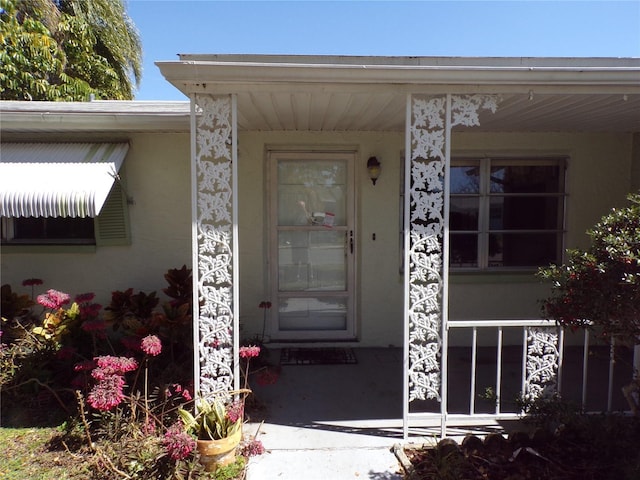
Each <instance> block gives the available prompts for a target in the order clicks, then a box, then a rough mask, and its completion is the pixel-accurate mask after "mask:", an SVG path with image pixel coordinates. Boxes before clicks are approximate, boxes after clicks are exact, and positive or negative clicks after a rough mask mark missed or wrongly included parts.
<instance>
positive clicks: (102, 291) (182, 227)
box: [2, 133, 191, 305]
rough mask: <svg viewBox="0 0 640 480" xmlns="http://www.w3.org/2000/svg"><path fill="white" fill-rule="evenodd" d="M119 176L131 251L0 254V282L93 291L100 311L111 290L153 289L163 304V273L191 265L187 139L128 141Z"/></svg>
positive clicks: (151, 136) (138, 137) (149, 136)
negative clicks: (33, 281)
mask: <svg viewBox="0 0 640 480" xmlns="http://www.w3.org/2000/svg"><path fill="white" fill-rule="evenodd" d="M84 139H85V140H84V141H90V140H91V139H90V138H87V137H86V136H85V137H84ZM76 141H77V140H76ZM123 170H124V172H123V178H124V181H125V183H126V189H127V193H128V194H129V196H130V197H132V198H133V201H134V203H133V205H130V206H129V217H130V223H131V237H132V243H131V245H129V246H112V247H111V246H110V247H98V248H97V249H96V251H95V252H94V253H80V254H79V253H46V249H42V253H34V254H24V253H18V254H9V253H7V252H6V251H3V253H2V283H10V284H12V286H14V289H18V290H19V289H20V283H21V282H22V280H23V279H25V278H32V277H36V278H41V279H43V280H44V281H45V283H44V285H42V287H41V288H43V290H45V289H49V288H55V289H57V290H62V291H65V292H68V293H70V294H72V295H75V294H78V293H84V292H88V291H93V292H95V293H96V295H97V301H98V302H99V303H101V304H102V305H106V304H107V303H108V302H109V300H110V298H111V291H113V290H124V289H127V288H129V287H131V288H133V289H135V290H142V291H145V292H149V291H152V290H156V291H157V292H158V296H160V297H161V298H166V297H164V296H163V294H162V292H161V291H160V290H161V289H162V288H164V287H165V286H166V281H165V280H164V277H163V274H164V273H165V272H166V271H167V270H168V269H169V268H175V267H181V266H182V265H183V264H187V265H189V266H190V265H191V250H190V248H191V247H190V245H191V240H190V237H191V227H190V225H191V221H190V218H191V207H190V199H191V194H190V166H189V134H188V133H164V134H132V135H131V136H130V149H129V152H128V154H127V157H126V159H125V162H124V164H123Z"/></svg>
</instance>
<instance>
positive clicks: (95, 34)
mask: <svg viewBox="0 0 640 480" xmlns="http://www.w3.org/2000/svg"><path fill="white" fill-rule="evenodd" d="M0 43H1V45H2V48H1V50H0V97H1V98H2V99H3V100H62V101H72V100H80V101H82V100H87V99H88V97H89V95H91V94H93V95H95V96H96V97H97V98H101V99H118V100H124V99H132V98H133V91H134V88H135V86H137V85H138V84H139V81H140V78H141V76H142V44H141V41H140V37H139V35H138V32H137V30H136V28H135V26H134V25H133V23H132V21H131V19H130V18H129V17H128V16H127V14H126V11H125V6H124V3H123V0H90V1H89V0H0Z"/></svg>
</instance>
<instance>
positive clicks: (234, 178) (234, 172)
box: [231, 94, 241, 390]
mask: <svg viewBox="0 0 640 480" xmlns="http://www.w3.org/2000/svg"><path fill="white" fill-rule="evenodd" d="M231 204H232V207H231V208H232V210H233V212H232V214H231V221H232V224H233V225H232V229H233V233H232V236H233V238H232V239H231V242H232V257H233V258H232V259H231V261H232V270H233V272H232V273H231V275H232V278H233V287H232V288H233V332H234V334H233V379H234V388H235V389H236V390H238V389H240V382H241V379H240V356H239V348H240V266H239V265H240V261H239V257H240V247H239V246H238V99H237V96H236V95H235V94H232V95H231Z"/></svg>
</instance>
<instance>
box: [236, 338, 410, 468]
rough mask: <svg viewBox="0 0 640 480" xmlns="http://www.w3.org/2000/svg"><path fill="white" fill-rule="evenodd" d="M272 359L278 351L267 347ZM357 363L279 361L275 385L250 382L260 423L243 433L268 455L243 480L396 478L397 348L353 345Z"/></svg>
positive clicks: (399, 430) (399, 407)
mask: <svg viewBox="0 0 640 480" xmlns="http://www.w3.org/2000/svg"><path fill="white" fill-rule="evenodd" d="M271 355H272V356H273V357H274V358H272V359H271V362H272V363H277V358H278V356H279V351H277V350H274V351H272V352H271ZM357 357H358V364H357V365H321V366H313V365H305V366H283V367H282V371H281V374H280V378H279V379H278V382H277V383H276V384H275V385H268V386H258V385H256V386H253V385H252V387H253V390H254V392H255V393H256V395H257V397H258V398H259V399H260V400H261V401H262V402H264V404H265V407H266V412H265V422H264V423H263V424H259V423H257V422H254V423H249V424H248V425H247V427H248V428H247V429H246V431H247V433H248V434H250V435H254V434H255V433H256V431H257V430H258V429H259V432H258V434H257V438H258V439H259V440H260V441H261V442H262V443H263V445H264V446H265V448H266V450H267V453H265V454H264V455H261V456H258V457H253V458H252V459H251V460H250V462H249V466H248V469H247V479H248V480H272V479H283V480H314V479H318V480H343V479H345V480H346V479H377V480H396V479H397V480H400V479H402V474H401V473H400V471H401V467H400V464H399V463H398V460H397V459H396V457H395V455H394V454H393V452H392V446H393V445H394V444H395V443H398V442H401V441H402V424H401V421H400V418H401V417H402V403H401V401H402V399H401V397H400V396H399V395H401V392H402V388H401V387H402V370H401V369H402V360H401V351H400V350H399V349H357Z"/></svg>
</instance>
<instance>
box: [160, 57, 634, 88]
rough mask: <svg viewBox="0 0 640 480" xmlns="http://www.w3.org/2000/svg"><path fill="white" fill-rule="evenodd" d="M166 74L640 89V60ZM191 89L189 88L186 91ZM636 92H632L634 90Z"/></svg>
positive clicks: (171, 66)
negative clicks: (562, 64)
mask: <svg viewBox="0 0 640 480" xmlns="http://www.w3.org/2000/svg"><path fill="white" fill-rule="evenodd" d="M156 65H158V67H159V68H160V71H161V72H162V74H163V75H164V76H165V78H166V79H167V80H168V81H169V82H171V83H172V84H173V85H175V86H176V87H178V88H179V89H180V90H181V91H183V93H186V94H189V93H191V92H192V90H191V88H192V86H193V85H198V84H200V85H206V84H208V83H214V82H215V83H224V84H227V85H236V84H240V85H241V84H269V85H272V84H281V83H284V84H288V85H291V84H297V83H304V84H307V85H312V84H323V85H327V84H331V85H344V84H347V85H348V84H359V85H363V84H387V85H388V84H392V85H411V86H417V85H420V86H425V85H447V86H452V85H453V86H463V85H484V86H492V87H500V86H508V85H528V86H555V87H577V86H584V87H586V86H588V87H592V88H593V90H594V91H602V89H603V88H611V87H629V88H637V89H639V91H640V62H638V64H637V65H634V66H624V67H600V66H595V67H585V66H582V67H572V66H568V67H557V66H554V67H546V66H542V67H537V66H536V67H531V66H523V67H517V66H509V67H491V66H464V67H463V66H454V67H450V66H446V67H442V66H417V67H416V66H398V65H361V66H353V65H327V64H316V65H309V64H305V65H299V64H270V63H251V62H249V63H240V62H202V61H183V62H156ZM185 88H186V89H187V90H185ZM628 93H632V92H628Z"/></svg>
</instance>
